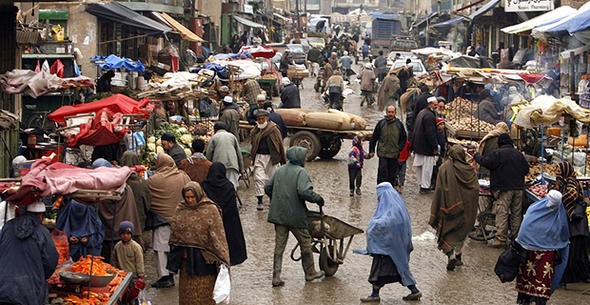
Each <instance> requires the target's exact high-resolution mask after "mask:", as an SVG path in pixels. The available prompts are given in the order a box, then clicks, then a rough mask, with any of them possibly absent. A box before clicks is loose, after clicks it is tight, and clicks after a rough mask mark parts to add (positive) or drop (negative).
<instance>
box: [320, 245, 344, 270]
mask: <svg viewBox="0 0 590 305" xmlns="http://www.w3.org/2000/svg"><path fill="white" fill-rule="evenodd" d="M333 249H334V247H333V246H328V247H322V250H321V251H320V270H322V271H324V273H325V275H326V276H332V275H334V273H336V271H338V267H339V266H340V264H338V262H337V261H336V262H335V261H333V260H331V259H330V258H329V257H328V251H330V253H333V251H334V250H333Z"/></svg>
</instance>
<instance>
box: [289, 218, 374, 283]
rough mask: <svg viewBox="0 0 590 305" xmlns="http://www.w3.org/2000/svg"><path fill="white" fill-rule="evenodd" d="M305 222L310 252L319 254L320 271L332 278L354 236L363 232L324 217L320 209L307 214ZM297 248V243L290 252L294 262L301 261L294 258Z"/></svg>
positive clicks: (334, 219) (344, 223)
mask: <svg viewBox="0 0 590 305" xmlns="http://www.w3.org/2000/svg"><path fill="white" fill-rule="evenodd" d="M307 222H308V230H309V234H310V235H311V246H312V250H313V252H314V253H319V254H320V258H319V266H320V269H321V270H322V271H324V273H325V275H326V276H332V275H334V274H335V273H336V271H338V267H339V266H340V265H341V264H343V263H344V258H345V257H346V252H348V248H349V247H350V244H351V242H352V238H353V237H354V235H356V234H361V233H363V232H364V231H363V230H361V229H359V228H357V227H354V226H352V225H349V224H347V223H346V222H344V221H342V220H340V219H338V218H336V217H332V216H328V215H325V214H324V212H323V211H322V207H320V211H319V212H315V211H310V212H308V214H307ZM298 247H299V243H297V245H295V247H294V248H293V250H291V259H292V260H294V261H298V260H300V259H301V257H298V258H296V257H295V251H296V250H297V248H298Z"/></svg>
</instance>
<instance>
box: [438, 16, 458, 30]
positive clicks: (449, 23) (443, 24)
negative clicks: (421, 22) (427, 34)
mask: <svg viewBox="0 0 590 305" xmlns="http://www.w3.org/2000/svg"><path fill="white" fill-rule="evenodd" d="M463 20H465V17H456V18H453V19H449V20H447V21H443V22H439V23H435V24H433V25H431V26H432V27H433V28H446V27H450V26H453V25H455V24H458V23H461V22H463Z"/></svg>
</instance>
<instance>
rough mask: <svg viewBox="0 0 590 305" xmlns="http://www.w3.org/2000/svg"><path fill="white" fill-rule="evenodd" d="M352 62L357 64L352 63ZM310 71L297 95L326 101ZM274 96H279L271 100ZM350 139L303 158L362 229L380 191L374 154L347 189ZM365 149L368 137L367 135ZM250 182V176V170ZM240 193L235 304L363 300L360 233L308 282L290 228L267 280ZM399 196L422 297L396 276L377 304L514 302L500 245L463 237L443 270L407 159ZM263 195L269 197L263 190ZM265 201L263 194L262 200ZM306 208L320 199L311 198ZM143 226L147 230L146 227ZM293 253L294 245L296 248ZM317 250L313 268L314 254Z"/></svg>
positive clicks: (354, 109) (269, 245) (588, 293)
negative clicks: (280, 283)
mask: <svg viewBox="0 0 590 305" xmlns="http://www.w3.org/2000/svg"><path fill="white" fill-rule="evenodd" d="M355 69H356V68H355ZM313 82H314V79H312V78H308V79H306V80H305V81H304V89H302V90H301V100H302V103H303V105H302V106H303V107H304V108H311V109H317V110H321V109H326V107H325V106H324V105H323V103H322V102H321V101H320V99H319V96H318V94H316V93H315V92H314V91H313ZM351 88H352V89H354V91H355V93H354V94H352V95H350V96H349V97H348V98H347V99H346V101H345V104H344V110H345V111H347V112H351V113H354V114H358V115H361V116H363V117H365V118H366V119H367V120H368V121H369V123H370V125H371V126H374V124H375V122H376V121H377V120H378V119H380V118H381V117H382V114H381V113H379V112H378V111H377V110H376V108H375V109H373V108H367V107H363V108H361V107H360V106H359V105H360V96H359V94H358V92H359V89H358V83H356V82H353V84H352V85H351ZM275 102H276V103H278V100H275ZM350 145H351V143H350V141H345V142H344V143H343V145H342V150H341V151H340V153H339V154H338V155H337V156H336V157H335V158H334V159H333V160H319V159H318V160H315V161H313V162H308V163H307V164H306V169H307V170H308V172H309V174H310V176H311V178H312V181H313V183H314V188H315V190H316V191H317V192H319V193H320V194H322V196H324V199H325V202H326V204H325V206H324V212H325V213H326V214H328V215H331V216H334V217H337V218H339V219H340V220H343V221H345V222H347V223H349V224H351V225H353V226H356V227H358V228H361V229H363V230H364V229H366V226H367V223H368V221H369V219H370V217H371V215H372V214H373V211H374V208H375V205H376V202H377V197H376V192H375V185H376V172H377V159H376V158H375V159H371V160H367V161H366V162H365V168H364V170H363V187H362V191H363V194H362V195H361V196H356V195H355V196H354V197H349V195H348V174H347V165H346V157H347V153H348V151H349V149H350ZM365 149H366V150H368V143H367V142H365ZM252 182H253V178H252ZM239 196H240V198H241V199H242V202H243V203H244V206H243V207H242V209H241V211H240V214H241V219H242V225H243V228H244V233H245V236H246V242H247V247H248V260H246V262H245V263H243V264H242V265H240V266H235V267H232V270H231V272H232V292H231V303H230V304H235V305H256V304H276V305H279V304H285V305H287V304H289V305H290V304H318V305H320V304H322V305H323V304H360V301H359V298H360V297H363V296H366V295H368V294H369V293H370V292H371V286H370V284H369V283H368V282H367V278H368V273H369V270H370V267H371V258H370V257H369V256H363V255H358V254H354V253H352V249H355V248H364V247H365V236H364V235H363V234H361V235H356V236H355V237H354V238H353V241H352V245H351V247H350V249H349V251H348V252H347V253H346V254H347V256H346V258H345V259H344V263H343V264H342V265H340V268H339V269H338V271H337V272H336V274H335V275H334V276H333V277H328V278H324V279H321V280H317V281H315V282H310V283H306V282H305V280H304V275H303V270H302V268H301V264H300V262H294V261H292V260H290V259H289V258H288V255H289V254H290V251H291V249H292V248H293V247H294V246H295V243H296V242H295V238H294V237H293V236H290V238H289V244H288V246H287V251H286V253H285V257H284V261H283V280H284V281H285V286H284V287H281V288H272V287H271V278H272V255H273V254H272V252H273V249H274V229H273V226H272V225H271V224H269V223H268V222H267V221H266V216H267V212H268V211H267V209H265V210H264V211H257V210H256V199H255V197H254V187H253V185H251V187H250V188H246V187H245V186H244V185H243V184H242V185H241V186H240V190H239ZM403 196H404V198H405V200H406V203H407V205H408V209H409V212H410V216H411V218H412V233H413V236H414V237H413V239H414V251H413V252H412V255H411V261H410V268H411V270H412V272H413V274H414V277H415V278H416V280H417V286H418V288H419V289H420V290H421V291H422V293H423V297H422V300H421V301H419V302H406V301H403V300H402V296H404V295H406V294H407V293H408V290H407V288H405V287H402V286H401V285H400V284H398V283H394V284H389V285H386V286H385V287H384V288H383V289H382V290H381V304H406V303H415V304H440V305H451V304H482V305H483V304H486V305H505V304H516V291H515V290H514V282H512V283H505V284H502V283H500V281H499V280H498V278H497V276H496V275H495V274H494V272H493V268H494V264H495V262H496V259H497V257H498V255H499V254H500V253H501V250H498V249H492V248H489V247H488V246H486V245H485V244H483V243H482V242H477V241H474V240H471V239H468V240H467V242H466V245H465V247H464V250H463V251H464V252H463V253H464V254H463V260H464V263H465V265H464V266H461V267H457V269H456V271H454V272H447V271H446V269H445V267H446V256H445V255H444V254H442V253H441V252H440V251H438V250H437V249H436V241H435V240H434V235H433V234H432V233H433V231H432V229H431V228H430V227H429V226H428V223H427V222H428V217H429V213H430V201H431V199H432V195H420V194H418V186H417V184H416V179H415V177H414V172H413V169H412V167H411V163H408V171H407V176H406V186H405V189H404V190H403ZM265 200H268V198H266V199H265ZM265 204H268V201H265ZM308 206H309V208H310V209H317V205H315V204H309V205H308ZM146 234H147V233H146ZM296 253H297V256H298V254H299V251H297V252H296ZM314 256H315V261H316V268H319V267H318V266H317V262H318V255H317V254H316V255H314ZM146 272H147V278H148V283H149V282H152V281H155V280H156V275H155V261H154V254H153V251H147V253H146ZM148 295H149V296H150V297H151V298H152V300H153V304H154V305H156V304H158V305H169V304H170V305H172V304H178V291H177V287H174V288H169V289H159V290H158V289H153V288H150V289H148ZM549 304H554V305H581V304H590V284H584V283H581V284H570V285H568V286H567V289H559V290H557V291H556V292H555V293H554V294H553V296H552V297H551V299H550V301H549Z"/></svg>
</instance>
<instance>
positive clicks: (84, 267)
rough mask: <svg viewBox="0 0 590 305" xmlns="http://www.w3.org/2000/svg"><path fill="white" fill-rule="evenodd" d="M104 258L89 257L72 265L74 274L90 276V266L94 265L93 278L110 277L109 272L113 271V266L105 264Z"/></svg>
mask: <svg viewBox="0 0 590 305" xmlns="http://www.w3.org/2000/svg"><path fill="white" fill-rule="evenodd" d="M103 259H104V258H103V257H101V256H92V255H87V256H84V257H82V258H80V260H78V261H77V262H75V263H74V264H72V272H77V273H82V274H90V266H91V265H92V274H90V275H92V276H104V275H109V273H108V272H107V270H112V268H113V267H112V266H111V265H109V264H107V263H105V262H103V261H102V260H103Z"/></svg>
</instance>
